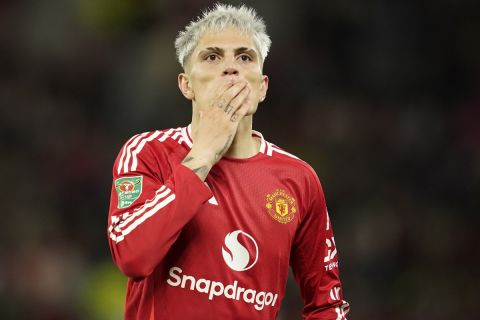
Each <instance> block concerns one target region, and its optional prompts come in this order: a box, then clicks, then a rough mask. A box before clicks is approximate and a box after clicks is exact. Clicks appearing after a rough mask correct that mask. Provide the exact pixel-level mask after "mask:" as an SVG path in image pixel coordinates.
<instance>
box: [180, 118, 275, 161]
mask: <svg viewBox="0 0 480 320" xmlns="http://www.w3.org/2000/svg"><path fill="white" fill-rule="evenodd" d="M182 136H183V141H185V143H186V144H187V146H188V147H189V148H192V146H193V140H192V124H189V125H188V126H186V127H183V128H182ZM252 136H254V137H258V138H260V150H259V152H260V153H263V154H265V153H266V149H267V143H266V142H265V139H264V138H263V135H262V134H261V133H260V132H259V131H256V130H252Z"/></svg>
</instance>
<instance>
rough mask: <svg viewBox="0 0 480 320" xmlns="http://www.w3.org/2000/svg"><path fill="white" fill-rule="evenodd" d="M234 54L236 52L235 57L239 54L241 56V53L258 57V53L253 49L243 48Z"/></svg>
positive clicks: (236, 50)
mask: <svg viewBox="0 0 480 320" xmlns="http://www.w3.org/2000/svg"><path fill="white" fill-rule="evenodd" d="M234 52H235V55H238V54H241V53H248V54H250V55H251V56H252V57H257V53H256V52H255V50H253V49H252V48H247V47H241V48H238V49H235V51H234Z"/></svg>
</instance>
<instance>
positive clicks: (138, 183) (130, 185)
mask: <svg viewBox="0 0 480 320" xmlns="http://www.w3.org/2000/svg"><path fill="white" fill-rule="evenodd" d="M142 180H143V177H142V176H137V177H125V178H119V179H117V180H115V189H116V190H117V194H118V209H124V208H128V207H130V205H131V204H132V203H133V202H134V201H135V200H137V199H138V197H140V195H141V194H142Z"/></svg>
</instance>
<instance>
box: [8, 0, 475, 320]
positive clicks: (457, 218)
mask: <svg viewBox="0 0 480 320" xmlns="http://www.w3.org/2000/svg"><path fill="white" fill-rule="evenodd" d="M230 3H233V4H237V3H239V2H237V1H233V2H230ZM245 3H246V4H250V5H253V6H254V7H256V8H257V10H258V12H259V13H260V14H261V15H262V16H263V17H264V18H265V20H266V23H267V27H268V31H269V33H270V35H271V38H272V40H273V45H272V48H271V53H270V55H269V56H268V58H267V61H266V64H265V70H264V71H265V73H266V74H267V75H269V76H270V89H269V93H268V96H267V99H266V101H265V102H264V103H263V104H261V106H260V108H259V111H258V113H257V115H256V117H255V122H254V127H255V129H257V130H259V131H261V132H262V133H263V134H264V136H265V137H266V139H267V140H269V141H272V142H274V143H276V144H277V145H279V146H280V147H282V148H284V149H286V150H288V151H290V152H292V153H294V154H297V155H298V156H300V157H301V158H303V159H304V160H306V161H308V162H309V163H310V164H311V165H312V166H313V167H314V168H315V169H316V171H317V173H318V175H319V177H320V179H321V181H322V183H323V186H324V190H325V194H326V197H327V204H328V207H329V212H330V215H331V219H332V221H333V225H334V229H335V239H336V243H337V246H338V248H339V252H340V272H341V276H342V280H343V284H344V292H345V298H346V300H348V301H349V302H350V304H351V308H352V309H351V314H350V317H349V319H352V320H353V319H357V320H367V319H368V320H376V319H393V320H395V319H402V320H403V319H414V320H416V319H422V320H425V319H427V320H428V319H435V320H443V319H461V320H463V319H478V309H477V305H478V303H479V300H480V295H479V293H478V291H479V289H478V286H479V285H480V274H479V267H480V259H479V257H480V255H479V253H480V250H479V242H480V241H479V237H478V236H477V234H478V232H477V229H478V227H479V223H478V222H479V216H478V214H479V213H480V125H479V124H478V122H479V120H480V41H479V39H480V17H479V16H480V15H479V12H480V10H479V9H480V6H479V2H478V1H463V0H446V1H433V0H422V1H414V0H402V1H399V0H392V1H379V0H376V1H374V0H366V1H354V0H339V1H329V2H327V1H290V2H287V3H283V2H279V1H274V0H269V1H261V2H258V3H254V2H253V1H245ZM211 4H212V3H211V2H210V1H200V0H198V1H193V0H191V1H181V0H178V1H154V0H70V1H67V0H63V1H62V0H36V1H19V0H16V1H13V0H10V1H8V0H3V1H2V2H1V4H0V106H1V111H0V112H1V113H0V135H1V151H0V152H1V158H0V178H1V179H2V180H3V181H4V182H3V183H1V184H0V198H1V203H2V205H1V211H2V216H1V217H2V218H1V221H2V223H1V225H2V232H1V233H0V318H2V319H20V320H22V319H39V320H57V319H58V320H60V319H62V320H63V319H65V320H76V319H94V320H95V319H98V320H104V319H107V320H108V319H122V317H123V303H124V296H125V283H126V279H125V278H124V277H123V276H122V275H121V274H120V273H119V272H118V271H117V270H116V269H115V267H114V265H113V263H112V262H111V258H110V253H109V250H108V244H107V237H106V223H107V213H108V204H109V196H110V186H111V168H112V165H113V161H114V159H115V157H116V155H117V152H118V151H119V149H120V147H121V146H122V144H123V143H124V142H125V141H126V139H127V138H129V137H130V136H132V135H133V134H135V133H138V132H143V131H148V130H153V129H163V128H169V127H177V126H183V125H186V124H188V123H189V121H190V115H191V110H190V105H189V103H188V102H187V101H186V100H185V99H184V98H183V97H182V96H181V94H180V92H179V91H178V89H177V85H176V76H177V74H178V73H179V72H180V71H181V69H180V66H179V65H178V63H177V62H176V58H175V50H174V46H173V42H174V39H175V37H176V34H177V32H178V31H179V30H180V29H181V28H183V26H184V25H185V24H186V23H187V22H188V21H189V20H190V19H191V18H192V17H194V16H197V15H198V14H199V12H200V10H201V9H202V8H205V7H207V6H210V5H211ZM300 309H301V300H300V298H299V294H298V290H297V289H296V287H295V284H294V283H293V282H289V284H288V288H287V296H286V297H285V299H284V301H283V305H282V307H281V312H282V315H281V317H280V319H281V320H285V319H299V318H300Z"/></svg>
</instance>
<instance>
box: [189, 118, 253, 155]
mask: <svg viewBox="0 0 480 320" xmlns="http://www.w3.org/2000/svg"><path fill="white" fill-rule="evenodd" d="M198 121H199V119H198V117H195V115H194V116H193V117H192V139H193V141H194V143H195V128H196V124H197V123H198ZM252 122H253V118H252V115H249V116H245V117H244V118H243V119H242V120H240V123H239V124H238V129H237V133H236V134H235V138H233V142H232V145H231V146H230V148H229V149H228V151H227V152H226V153H225V156H227V157H230V158H237V159H245V158H250V157H253V156H254V155H256V154H257V153H258V152H259V150H260V141H259V140H258V139H256V138H254V137H253V136H252Z"/></svg>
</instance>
